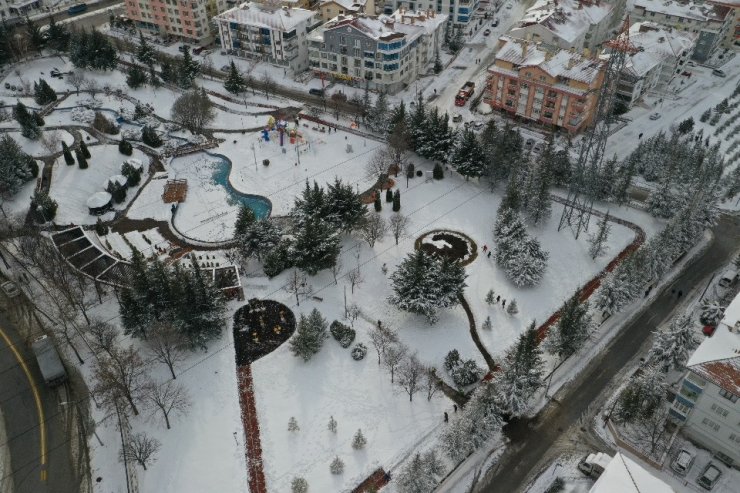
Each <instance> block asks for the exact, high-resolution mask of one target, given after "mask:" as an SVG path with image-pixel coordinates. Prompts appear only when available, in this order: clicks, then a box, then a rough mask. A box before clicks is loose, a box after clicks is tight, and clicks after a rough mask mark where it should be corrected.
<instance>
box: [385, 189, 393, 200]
mask: <svg viewBox="0 0 740 493" xmlns="http://www.w3.org/2000/svg"><path fill="white" fill-rule="evenodd" d="M385 201H386V202H393V190H391V189H390V188H389V189H388V190H386V191H385Z"/></svg>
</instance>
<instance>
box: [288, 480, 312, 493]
mask: <svg viewBox="0 0 740 493" xmlns="http://www.w3.org/2000/svg"><path fill="white" fill-rule="evenodd" d="M290 491H291V493H308V481H306V479H305V478H301V477H295V478H293V481H291V483H290Z"/></svg>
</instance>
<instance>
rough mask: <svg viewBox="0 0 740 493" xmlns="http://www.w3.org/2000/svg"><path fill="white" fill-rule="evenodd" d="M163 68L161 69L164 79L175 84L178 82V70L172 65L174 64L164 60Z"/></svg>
mask: <svg viewBox="0 0 740 493" xmlns="http://www.w3.org/2000/svg"><path fill="white" fill-rule="evenodd" d="M161 67H162V70H161V71H160V73H161V77H162V80H163V81H164V82H167V83H168V84H174V83H176V82H177V71H176V70H175V69H174V68H173V67H172V64H171V63H170V62H169V61H167V60H164V61H162V65H161Z"/></svg>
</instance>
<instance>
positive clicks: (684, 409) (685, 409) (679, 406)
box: [673, 400, 690, 414]
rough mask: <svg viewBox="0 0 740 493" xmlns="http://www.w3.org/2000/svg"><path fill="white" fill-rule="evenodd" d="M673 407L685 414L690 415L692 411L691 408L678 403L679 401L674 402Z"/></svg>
mask: <svg viewBox="0 0 740 493" xmlns="http://www.w3.org/2000/svg"><path fill="white" fill-rule="evenodd" d="M673 407H674V409H676V410H677V411H680V412H682V413H683V414H688V413H689V409H690V408H689V406H687V405H685V404H682V403H680V402H678V400H675V401H673Z"/></svg>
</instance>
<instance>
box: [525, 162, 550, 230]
mask: <svg viewBox="0 0 740 493" xmlns="http://www.w3.org/2000/svg"><path fill="white" fill-rule="evenodd" d="M550 181H551V177H550V171H549V169H547V163H546V161H541V162H535V163H534V164H533V166H532V169H531V170H530V180H529V181H528V184H527V185H528V186H527V190H526V197H527V206H526V211H527V216H528V217H529V219H530V220H531V221H532V223H533V224H538V223H539V222H540V221H542V220H545V219H547V218H548V217H550V213H551V211H552V207H551V202H550Z"/></svg>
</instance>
